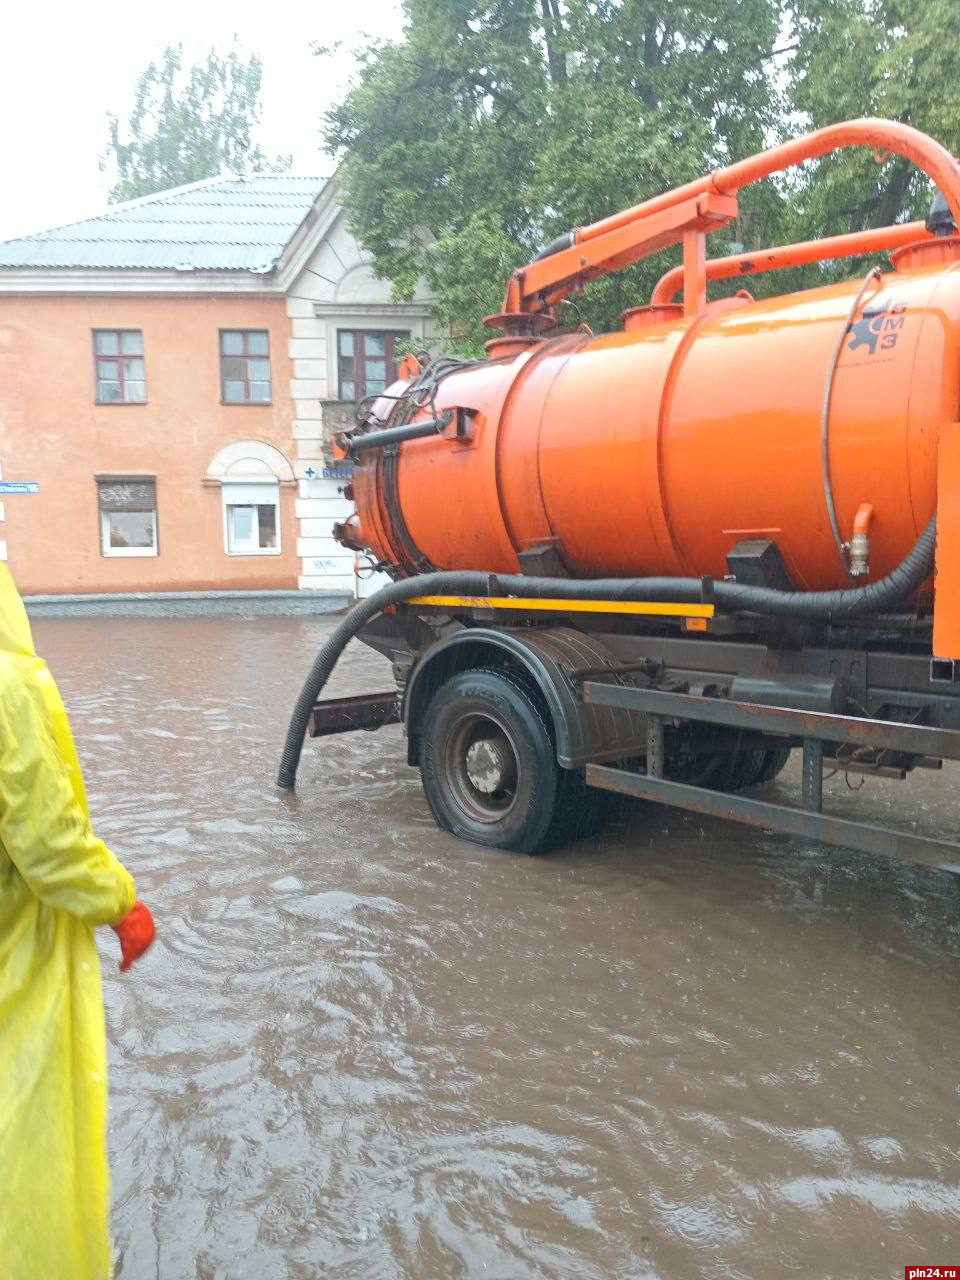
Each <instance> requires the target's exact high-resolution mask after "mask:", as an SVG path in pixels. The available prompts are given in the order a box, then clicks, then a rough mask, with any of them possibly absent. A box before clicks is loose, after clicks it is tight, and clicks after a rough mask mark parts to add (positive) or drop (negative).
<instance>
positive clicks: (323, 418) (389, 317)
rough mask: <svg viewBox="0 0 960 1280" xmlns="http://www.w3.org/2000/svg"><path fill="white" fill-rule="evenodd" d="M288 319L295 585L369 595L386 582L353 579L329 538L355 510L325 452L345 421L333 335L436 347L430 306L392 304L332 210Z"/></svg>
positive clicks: (348, 557)
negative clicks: (408, 339) (377, 334)
mask: <svg viewBox="0 0 960 1280" xmlns="http://www.w3.org/2000/svg"><path fill="white" fill-rule="evenodd" d="M287 314H288V315H289V317H290V323H291V337H290V356H291V360H292V364H293V379H292V381H291V384H290V387H291V396H292V399H293V405H294V424H293V434H294V437H295V441H296V460H295V463H294V467H295V471H296V475H297V479H298V482H299V494H298V498H297V504H296V510H297V518H298V521H299V533H300V536H299V538H298V540H297V549H298V554H299V556H300V572H299V585H300V586H301V588H304V589H307V590H311V589H321V590H339V591H343V590H350V591H354V592H355V593H356V594H357V595H364V594H368V593H369V591H370V589H371V588H372V587H373V586H374V585H380V584H381V582H383V581H387V579H386V578H385V577H383V575H377V577H376V578H375V579H371V578H370V577H360V578H357V577H355V557H354V555H353V553H352V552H350V551H348V550H346V548H344V547H341V546H340V545H339V544H338V543H337V542H335V541H334V540H333V537H332V528H333V525H334V523H335V522H336V521H337V520H342V519H344V517H345V516H347V515H349V514H350V512H351V511H352V510H353V504H352V503H350V502H348V501H347V500H346V498H344V496H343V490H344V487H345V486H346V485H347V484H348V483H349V480H350V475H351V470H350V468H349V467H347V466H344V465H343V464H342V463H341V464H339V465H334V463H333V459H332V456H331V452H330V433H331V429H332V428H333V427H336V428H337V429H340V428H341V427H342V424H343V420H344V405H343V404H342V403H340V402H339V400H338V396H339V385H338V376H337V332H338V330H341V329H353V330H358V329H364V330H374V331H378V330H390V331H394V332H400V331H407V332H409V333H410V334H411V336H412V337H413V338H414V339H415V340H416V341H417V342H418V343H419V344H420V345H421V346H424V347H429V346H430V345H431V344H432V342H433V341H434V335H433V332H432V327H431V322H430V300H429V299H428V298H426V297H425V296H418V297H416V298H415V299H414V301H413V302H411V303H399V304H398V303H394V302H393V301H392V299H391V296H390V285H389V283H387V282H386V281H382V280H377V279H376V278H375V277H374V275H373V271H372V269H371V267H370V264H369V262H368V261H367V260H366V259H365V257H364V255H363V253H362V251H361V249H360V247H359V245H358V244H357V242H356V241H355V240H354V239H353V237H352V236H351V235H350V233H349V231H348V230H347V229H346V226H345V224H344V220H343V216H342V214H341V213H340V212H339V210H337V209H335V208H333V209H331V211H330V221H329V224H328V225H327V227H326V228H325V232H324V235H323V238H322V239H321V241H320V243H319V244H318V246H317V248H316V249H315V250H314V252H313V254H312V255H311V257H310V259H309V261H308V262H307V263H306V265H305V266H304V268H303V269H302V271H301V272H300V274H299V275H298V276H297V278H296V280H295V281H294V282H293V284H292V285H291V286H290V288H289V289H288V290H287ZM351 408H352V406H351Z"/></svg>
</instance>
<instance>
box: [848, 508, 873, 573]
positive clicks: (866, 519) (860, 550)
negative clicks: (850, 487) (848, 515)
mask: <svg viewBox="0 0 960 1280" xmlns="http://www.w3.org/2000/svg"><path fill="white" fill-rule="evenodd" d="M872 519H873V507H872V506H871V505H870V503H869V502H861V503H860V506H859V507H858V508H857V514H856V515H855V516H854V519H853V537H852V538H851V539H850V544H849V545H850V560H849V569H850V577H851V578H864V577H866V575H867V574H868V573H869V572H870V521H871V520H872Z"/></svg>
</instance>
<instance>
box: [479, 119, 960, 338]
mask: <svg viewBox="0 0 960 1280" xmlns="http://www.w3.org/2000/svg"><path fill="white" fill-rule="evenodd" d="M854 146H866V147H871V148H874V149H879V150H880V151H881V152H891V153H893V154H896V155H901V156H903V157H904V158H905V159H907V160H909V161H911V163H913V164H915V165H916V166H917V167H918V168H920V169H922V170H923V171H924V173H926V174H927V176H928V177H930V178H931V179H932V180H933V181H934V182H935V183H936V185H937V187H938V188H939V189H940V191H941V192H942V193H943V195H944V197H945V198H946V201H947V204H948V205H949V206H950V210H951V212H952V213H953V217H954V220H955V221H956V222H957V225H958V226H960V162H958V161H957V160H956V159H955V158H954V157H953V156H952V155H951V154H950V152H949V151H947V149H946V148H945V147H943V146H941V145H940V143H939V142H935V141H934V140H933V139H932V138H930V137H928V136H927V135H926V134H924V133H921V132H920V131H919V129H914V128H913V127H912V126H911V125H907V124H900V123H899V122H897V121H891V120H875V119H864V120H850V121H847V122H846V123H844V124H835V125H829V126H828V127H827V128H825V129H818V130H817V131H816V132H814V133H809V134H805V135H804V136H802V137H800V138H795V139H794V140H793V141H792V142H786V143H783V144H782V145H781V146H778V147H772V148H770V150H768V151H761V152H760V153H759V154H758V155H755V156H751V157H749V158H748V159H746V160H740V161H738V162H737V163H736V164H731V165H728V166H727V167H726V168H724V169H718V170H717V171H716V172H715V173H711V174H708V175H707V176H706V177H704V178H697V179H696V180H695V181H694V182H688V183H686V184H685V185H684V186H682V187H676V188H675V189H674V190H672V191H667V192H664V194H663V195H659V196H655V197H654V198H653V199H651V200H645V201H643V203H641V204H638V205H634V206H633V207H632V208H630V209H624V210H622V211H621V212H620V213H615V214H613V215H612V216H611V217H609V218H602V219H601V220H600V221H599V222H594V223H593V224H592V225H590V226H588V227H580V228H578V229H577V230H576V231H575V232H574V233H573V235H572V240H573V243H572V245H571V247H570V248H566V249H562V250H560V251H559V252H558V253H554V254H551V255H550V256H549V257H546V258H542V259H540V260H539V261H538V262H535V263H532V264H531V265H530V266H528V267H525V268H523V269H521V270H520V271H516V272H514V274H513V276H512V278H511V280H510V284H509V286H508V288H507V295H506V298H505V300H504V308H503V314H502V315H499V316H490V317H488V323H489V325H490V327H491V328H498V329H506V330H507V331H508V332H509V331H512V332H526V333H529V332H532V328H531V327H530V326H531V321H532V319H533V317H540V318H541V320H542V319H546V318H548V317H549V315H550V308H551V307H552V306H553V305H554V304H555V303H557V302H559V301H560V300H561V299H563V298H565V297H567V296H568V295H569V294H570V293H571V292H573V290H574V289H575V288H578V287H579V286H580V285H581V284H582V283H583V282H584V281H586V280H592V279H596V278H597V277H598V276H602V275H606V274H608V273H609V272H611V271H618V270H620V268H621V267H624V266H626V265H628V264H629V263H631V262H636V261H637V260H638V259H640V258H644V257H648V256H649V255H650V254H651V253H656V252H657V250H658V249H661V248H663V247H664V246H665V244H675V243H677V241H678V240H679V239H682V237H683V233H684V232H689V231H701V232H706V231H707V230H711V229H713V230H715V229H716V227H718V226H722V225H724V223H725V222H726V221H729V217H727V216H721V217H719V218H718V217H716V216H714V218H713V225H712V226H709V225H705V224H704V223H703V222H702V221H699V222H698V220H700V219H703V218H705V217H706V216H707V209H708V206H705V205H701V204H700V203H699V202H700V201H701V199H702V198H703V197H708V196H712V197H717V196H719V197H724V196H725V197H728V198H729V197H734V196H735V195H736V193H737V192H738V191H739V190H741V189H742V188H743V187H745V186H749V185H750V183H753V182H757V181H759V180H760V179H761V178H767V177H769V176H770V175H771V174H773V173H780V172H782V171H783V170H784V169H790V168H792V167H793V166H794V165H798V164H802V163H803V162H804V161H807V160H816V159H818V158H819V157H820V156H823V155H827V154H828V153H829V152H831V151H838V150H840V149H842V148H844V147H854ZM710 207H711V208H712V210H713V212H714V215H716V214H717V213H719V212H720V207H719V206H715V205H714V206H710ZM725 214H726V210H724V215H725ZM708 221H709V220H708ZM619 232H622V233H624V234H623V235H622V236H620V235H617V234H616V233H619ZM671 236H672V238H671ZM664 237H666V238H664ZM696 256H697V248H696V245H695V244H692V245H691V248H690V249H689V250H688V251H687V256H686V257H685V267H684V270H685V278H686V273H689V279H690V281H691V283H692V285H693V287H694V288H695V290H696V297H695V298H694V300H693V301H688V302H687V303H685V310H686V311H687V312H688V313H690V312H695V311H696V309H697V308H698V307H699V306H701V305H702V301H701V296H700V291H699V283H700V278H699V267H698V265H697V263H696Z"/></svg>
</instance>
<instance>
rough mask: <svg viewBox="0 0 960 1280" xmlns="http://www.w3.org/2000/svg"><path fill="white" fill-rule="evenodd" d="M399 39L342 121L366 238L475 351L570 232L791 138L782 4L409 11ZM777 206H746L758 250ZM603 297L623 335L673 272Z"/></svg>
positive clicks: (637, 2) (595, 308)
mask: <svg viewBox="0 0 960 1280" xmlns="http://www.w3.org/2000/svg"><path fill="white" fill-rule="evenodd" d="M405 13H406V27H405V32H404V38H403V39H402V41H400V42H399V43H392V44H378V45H374V46H371V47H369V48H367V49H366V50H364V51H363V52H362V53H361V55H360V63H359V68H358V76H357V80H356V84H355V86H354V87H353V88H352V89H351V91H350V92H349V93H348V94H347V95H346V97H345V99H344V100H343V102H341V103H340V104H339V106H337V107H336V108H334V110H332V111H331V112H330V113H329V115H328V116H327V122H326V123H327V139H328V145H329V147H330V149H331V151H333V152H335V153H342V156H343V163H342V167H341V176H342V181H343V183H344V186H345V195H346V206H347V210H348V217H349V221H350V225H351V228H352V230H353V231H354V233H355V234H356V235H357V236H358V238H359V239H360V241H361V243H362V244H363V245H364V246H365V247H366V248H367V249H368V250H369V251H370V252H371V253H372V255H373V258H374V264H375V269H376V271H377V273H378V274H379V275H380V276H381V277H382V278H384V279H387V280H390V281H391V282H392V284H393V288H394V292H395V295H396V296H397V297H398V298H409V297H410V296H411V293H412V291H413V289H414V287H415V284H416V282H417V280H418V279H423V280H425V281H426V283H427V285H428V287H429V288H430V290H431V291H432V292H433V293H434V295H435V296H436V298H437V299H438V303H437V316H438V319H439V320H440V322H441V323H443V324H448V323H452V324H453V325H454V326H455V332H460V333H461V334H462V337H461V345H463V346H464V347H467V348H474V349H475V348H476V346H477V345H478V343H479V342H481V341H482V340H483V338H484V337H485V336H486V337H488V336H489V333H488V332H486V331H484V330H483V328H482V326H481V324H480V321H481V318H482V316H483V315H484V314H486V313H489V312H492V311H498V310H499V309H500V304H501V302H502V297H503V290H504V287H505V283H506V279H507V277H508V275H509V273H510V271H511V270H512V269H513V268H514V267H516V266H519V265H521V264H522V263H524V262H526V261H529V259H530V257H531V255H532V254H534V253H535V252H536V251H537V250H538V249H539V248H540V246H541V245H542V244H544V243H545V242H546V241H548V240H550V239H552V238H553V237H554V236H555V235H557V234H558V233H560V232H562V231H564V230H567V229H568V228H569V227H571V226H576V225H580V224H583V223H586V222H590V221H593V220H595V219H597V218H600V217H603V216H605V215H606V214H609V213H612V212H614V211H615V210H617V209H620V208H622V207H624V206H625V205H630V204H634V203H636V202H637V201H638V200H641V199H643V198H644V197H646V196H649V195H654V194H656V193H657V192H659V191H661V190H663V189H664V188H665V187H669V186H672V185H674V184H675V183H677V182H681V181H685V180H686V179H688V178H689V177H691V176H692V175H696V174H699V173H701V172H703V171H704V170H705V169H707V168H710V167H712V166H715V165H717V164H723V163H726V162H727V161H728V160H731V159H733V158H736V157H739V156H741V155H743V154H746V153H749V152H750V151H754V150H756V149H757V147H759V146H761V145H763V141H764V137H765V135H766V134H767V133H768V132H769V131H770V130H771V129H772V128H774V127H775V124H776V118H777V116H776V93H775V89H774V86H773V84H772V81H771V75H770V66H769V57H770V53H771V50H772V48H773V45H774V41H775V39H776V36H777V29H778V12H777V3H776V0H687V2H685V3H682V4H672V5H664V4H663V3H662V0H564V2H563V3H561V2H560V0H406V3H405ZM775 207H776V195H775V193H771V192H765V193H762V194H761V195H760V197H759V198H757V199H752V200H748V201H746V202H745V206H744V217H743V221H744V227H743V228H742V229H741V230H739V231H736V230H735V231H734V232H733V233H732V236H733V237H737V238H744V237H745V236H748V235H750V233H751V231H752V232H756V233H757V234H759V228H760V227H761V226H763V225H764V224H765V223H766V222H767V221H769V219H770V217H771V216H772V215H773V214H774V213H775V211H776V208H775ZM664 265H665V264H664V262H662V261H660V260H657V261H651V262H648V263H644V264H641V265H639V266H638V267H636V268H633V269H632V270H631V271H629V272H626V273H623V274H621V275H618V276H615V277H611V278H609V279H607V280H603V281H598V282H597V283H596V284H594V285H593V286H591V287H590V288H589V290H588V292H587V295H586V296H585V297H584V298H583V299H582V300H580V301H579V307H580V311H581V313H582V315H583V318H584V319H586V320H588V321H589V322H590V323H593V324H595V325H600V326H610V325H611V324H612V323H614V322H615V320H616V316H617V314H618V313H619V311H620V310H622V308H623V307H625V306H628V305H632V304H634V303H636V302H638V301H640V300H641V298H642V297H643V294H644V291H645V290H647V289H648V288H649V286H650V284H651V283H652V282H653V280H654V279H656V277H657V275H658V274H659V273H660V272H661V271H662V270H663V269H664Z"/></svg>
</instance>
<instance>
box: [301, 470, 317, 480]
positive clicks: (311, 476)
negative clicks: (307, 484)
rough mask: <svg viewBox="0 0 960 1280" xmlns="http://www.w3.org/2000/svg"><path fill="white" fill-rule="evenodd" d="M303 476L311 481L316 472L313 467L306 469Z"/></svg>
mask: <svg viewBox="0 0 960 1280" xmlns="http://www.w3.org/2000/svg"><path fill="white" fill-rule="evenodd" d="M303 474H304V475H305V476H306V477H307V479H308V480H312V479H313V478H314V476H315V475H316V474H317V473H316V471H314V469H313V467H307V469H306V471H305V472H304V473H303Z"/></svg>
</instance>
